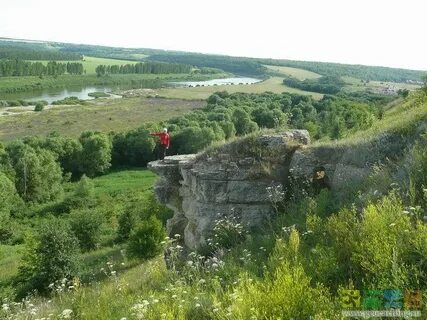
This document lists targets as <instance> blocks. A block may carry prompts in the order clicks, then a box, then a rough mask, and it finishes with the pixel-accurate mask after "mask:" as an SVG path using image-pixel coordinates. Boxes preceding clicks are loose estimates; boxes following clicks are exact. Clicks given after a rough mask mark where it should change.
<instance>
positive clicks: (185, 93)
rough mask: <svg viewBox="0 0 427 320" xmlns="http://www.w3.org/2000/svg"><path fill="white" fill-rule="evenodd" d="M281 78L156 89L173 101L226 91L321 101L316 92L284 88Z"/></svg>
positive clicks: (199, 97) (204, 97)
mask: <svg viewBox="0 0 427 320" xmlns="http://www.w3.org/2000/svg"><path fill="white" fill-rule="evenodd" d="M282 81H283V78H280V77H271V78H269V79H267V80H264V81H261V82H258V83H255V84H251V85H222V86H209V87H192V88H161V89H157V90H156V91H157V93H158V94H159V95H160V96H162V97H165V98H175V99H206V98H208V97H209V96H210V95H211V94H212V93H214V92H217V91H223V90H225V91H228V92H229V93H235V92H243V93H262V92H265V91H271V92H274V93H282V92H290V93H297V94H304V95H311V96H313V97H314V98H315V99H321V98H322V97H323V94H321V93H316V92H308V91H303V90H299V89H294V88H290V87H287V86H285V85H284V84H283V83H282Z"/></svg>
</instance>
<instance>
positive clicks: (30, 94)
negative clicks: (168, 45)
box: [0, 77, 262, 104]
mask: <svg viewBox="0 0 427 320" xmlns="http://www.w3.org/2000/svg"><path fill="white" fill-rule="evenodd" d="M260 81H262V80H260V79H255V78H243V77H240V78H223V79H212V80H207V81H182V82H170V84H172V85H173V86H180V87H182V86H184V87H206V86H219V85H250V84H254V83H257V82H260ZM122 89H126V88H122ZM116 90H120V88H118V87H111V86H86V87H72V88H68V89H64V88H53V89H45V90H37V91H36V90H34V91H27V92H17V93H4V94H1V95H0V100H25V101H40V100H45V101H47V102H48V103H49V104H50V103H52V102H53V101H56V100H62V99H65V98H67V97H72V96H74V97H77V98H79V99H81V100H89V99H94V98H93V97H90V96H89V93H93V92H105V93H108V92H111V91H116Z"/></svg>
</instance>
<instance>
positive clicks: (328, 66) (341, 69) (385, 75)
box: [256, 59, 425, 82]
mask: <svg viewBox="0 0 427 320" xmlns="http://www.w3.org/2000/svg"><path fill="white" fill-rule="evenodd" d="M256 61H258V62H259V63H262V64H267V65H275V66H284V67H292V68H301V69H305V70H309V71H312V72H316V73H318V74H321V75H323V76H333V77H345V76H347V77H354V78H358V79H363V80H374V81H393V82H405V81H407V80H412V81H421V77H422V75H423V74H424V73H425V72H423V71H418V70H407V69H397V68H387V67H373V66H363V65H352V64H340V63H331V62H312V61H293V60H274V59H257V60H256Z"/></svg>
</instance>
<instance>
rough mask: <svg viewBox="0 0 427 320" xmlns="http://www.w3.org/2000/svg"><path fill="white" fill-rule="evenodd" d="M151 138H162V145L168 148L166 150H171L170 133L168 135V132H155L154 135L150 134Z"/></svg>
mask: <svg viewBox="0 0 427 320" xmlns="http://www.w3.org/2000/svg"><path fill="white" fill-rule="evenodd" d="M150 136H157V137H160V143H161V144H162V145H164V146H166V148H169V145H170V137H169V133H167V132H154V133H150Z"/></svg>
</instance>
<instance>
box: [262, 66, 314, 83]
mask: <svg viewBox="0 0 427 320" xmlns="http://www.w3.org/2000/svg"><path fill="white" fill-rule="evenodd" d="M265 67H266V68H267V69H268V70H269V71H272V72H274V73H278V74H283V75H285V76H290V77H294V78H296V79H298V80H305V79H316V78H320V77H321V75H320V74H318V73H315V72H311V71H308V70H304V69H298V68H292V67H283V66H270V65H265Z"/></svg>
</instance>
